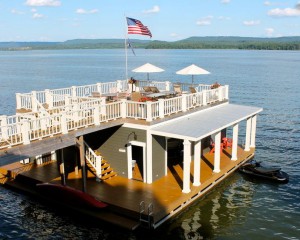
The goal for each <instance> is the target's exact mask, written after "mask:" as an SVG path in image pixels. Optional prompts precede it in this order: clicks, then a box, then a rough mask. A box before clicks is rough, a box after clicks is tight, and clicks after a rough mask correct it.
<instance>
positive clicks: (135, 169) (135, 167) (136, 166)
mask: <svg viewBox="0 0 300 240" xmlns="http://www.w3.org/2000/svg"><path fill="white" fill-rule="evenodd" d="M143 169H144V159H143V147H141V146H135V145H132V179H134V180H138V181H142V182H143V180H144V171H143Z"/></svg>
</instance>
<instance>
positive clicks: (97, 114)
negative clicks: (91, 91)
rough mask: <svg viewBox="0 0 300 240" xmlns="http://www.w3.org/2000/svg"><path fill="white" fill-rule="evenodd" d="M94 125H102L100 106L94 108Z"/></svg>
mask: <svg viewBox="0 0 300 240" xmlns="http://www.w3.org/2000/svg"><path fill="white" fill-rule="evenodd" d="M94 124H95V125H96V126H97V125H100V111H99V106H98V105H97V106H96V107H95V108H94Z"/></svg>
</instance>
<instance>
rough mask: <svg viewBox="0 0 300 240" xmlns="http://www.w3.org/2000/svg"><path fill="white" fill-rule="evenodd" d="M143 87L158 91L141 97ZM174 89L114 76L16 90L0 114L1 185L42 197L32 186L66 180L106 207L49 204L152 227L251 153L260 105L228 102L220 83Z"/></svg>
mask: <svg viewBox="0 0 300 240" xmlns="http://www.w3.org/2000/svg"><path fill="white" fill-rule="evenodd" d="M149 84H150V85H151V86H155V87H156V89H158V90H159V92H160V93H161V94H152V95H151V93H150V94H149V93H146V92H145V91H144V90H145V89H146V87H149ZM180 86H181V88H182V91H180V93H177V92H175V91H174V86H173V84H172V83H171V82H151V83H149V82H148V81H139V82H138V83H136V84H135V86H131V84H128V83H127V81H116V82H113V83H103V84H101V83H97V84H95V85H88V86H80V87H71V88H70V89H56V90H45V91H41V92H31V93H27V94H17V111H16V112H17V113H16V115H15V116H1V118H0V123H1V125H0V126H1V127H0V130H1V131H0V133H1V135H0V136H1V138H0V173H1V176H2V177H1V183H2V184H5V185H7V186H10V187H14V188H17V189H20V190H23V191H26V192H28V193H31V194H34V195H37V196H39V197H41V198H45V199H46V198H47V199H48V200H49V198H48V196H47V197H46V196H45V195H43V194H42V193H41V192H40V191H38V188H37V187H36V185H37V184H39V183H46V182H49V183H54V184H61V185H66V186H69V187H72V188H74V189H78V190H81V191H83V192H85V193H87V194H89V195H90V196H92V197H94V198H96V199H98V200H99V201H101V202H103V203H105V204H107V205H108V206H107V207H106V208H105V209H97V210H95V209H92V208H85V207H82V208H80V207H78V206H74V205H72V202H70V203H66V202H65V201H61V199H60V196H54V197H53V198H51V199H50V201H51V202H54V203H56V204H60V203H62V202H64V205H66V206H67V207H69V208H70V209H72V210H74V211H78V212H81V213H83V214H87V215H90V216H93V217H95V218H97V219H100V220H101V221H105V222H109V223H112V224H115V225H118V226H121V227H124V228H127V229H131V230H134V229H136V228H138V227H140V226H144V227H147V228H153V229H155V228H157V227H159V226H160V225H161V224H163V223H164V222H166V221H167V220H169V219H170V218H172V217H173V216H174V215H176V214H178V213H180V212H181V211H182V209H184V208H186V207H188V206H189V205H190V204H191V203H193V202H195V201H196V200H198V199H199V198H201V197H202V196H203V195H205V194H206V193H207V192H208V191H210V190H211V189H213V188H214V187H215V186H216V185H217V184H218V183H220V182H222V181H223V180H224V179H226V177H228V176H229V175H230V174H232V173H233V172H234V171H235V170H237V169H238V167H239V166H240V165H241V164H242V163H244V162H246V161H248V160H249V159H251V158H253V156H254V151H255V135H256V121H257V114H258V113H259V112H260V111H262V109H261V108H257V107H250V106H241V105H236V104H231V103H229V93H228V86H218V88H211V86H210V85H193V86H191V85H188V84H181V85H180ZM176 87H178V84H177V85H176ZM189 88H193V89H196V92H195V91H193V92H189V91H187V90H188V89H189ZM185 90H186V91H185ZM136 93H139V95H140V98H139V99H138V100H136V99H134V98H133V95H136ZM151 96H153V97H151ZM243 121H244V122H245V123H246V124H244V125H245V129H242V130H241V128H239V123H240V122H243ZM241 139H242V140H241Z"/></svg>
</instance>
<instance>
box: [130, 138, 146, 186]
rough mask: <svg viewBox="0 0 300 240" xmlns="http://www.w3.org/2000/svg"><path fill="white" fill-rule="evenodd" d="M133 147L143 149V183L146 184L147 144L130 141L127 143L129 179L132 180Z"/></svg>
mask: <svg viewBox="0 0 300 240" xmlns="http://www.w3.org/2000/svg"><path fill="white" fill-rule="evenodd" d="M132 146H138V147H142V148H143V182H146V178H147V177H146V176H147V174H146V143H144V142H138V141H130V142H128V143H127V167H128V178H129V179H132Z"/></svg>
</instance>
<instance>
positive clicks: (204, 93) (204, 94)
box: [202, 90, 207, 106]
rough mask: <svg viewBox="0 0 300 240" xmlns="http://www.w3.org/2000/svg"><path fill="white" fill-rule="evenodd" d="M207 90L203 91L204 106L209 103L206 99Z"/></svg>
mask: <svg viewBox="0 0 300 240" xmlns="http://www.w3.org/2000/svg"><path fill="white" fill-rule="evenodd" d="M206 93H207V92H206V90H205V91H203V92H202V97H203V99H202V103H203V106H206V105H207V101H206Z"/></svg>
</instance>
